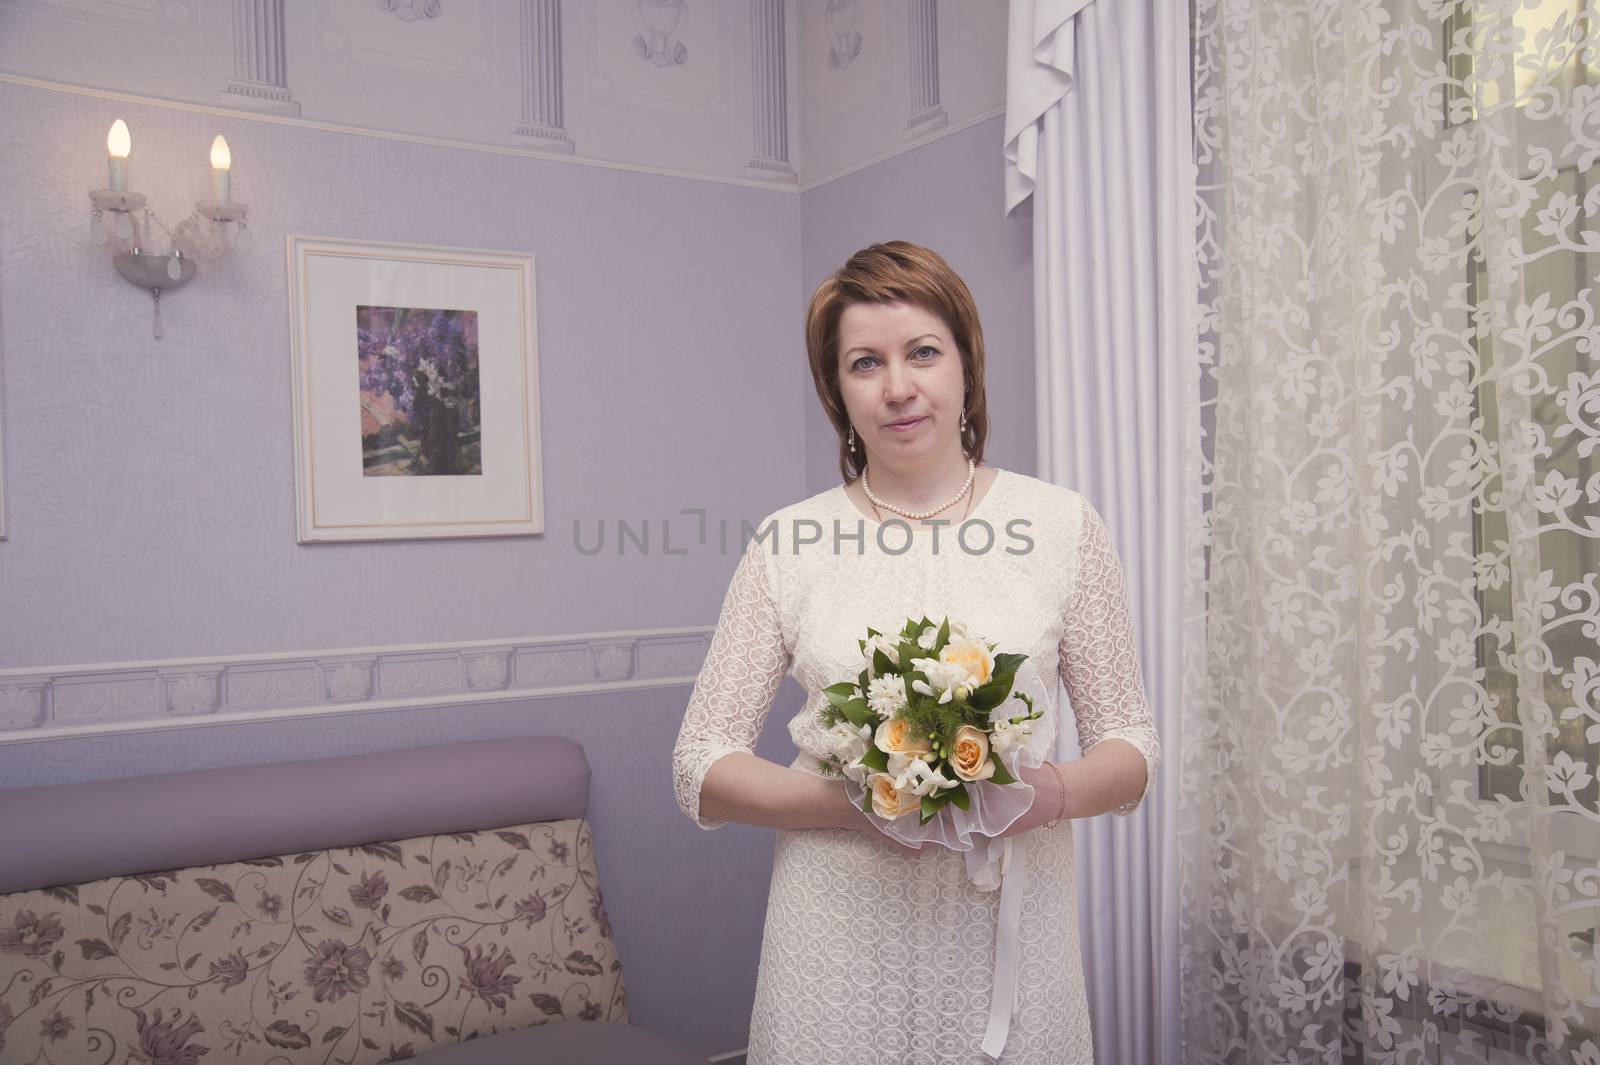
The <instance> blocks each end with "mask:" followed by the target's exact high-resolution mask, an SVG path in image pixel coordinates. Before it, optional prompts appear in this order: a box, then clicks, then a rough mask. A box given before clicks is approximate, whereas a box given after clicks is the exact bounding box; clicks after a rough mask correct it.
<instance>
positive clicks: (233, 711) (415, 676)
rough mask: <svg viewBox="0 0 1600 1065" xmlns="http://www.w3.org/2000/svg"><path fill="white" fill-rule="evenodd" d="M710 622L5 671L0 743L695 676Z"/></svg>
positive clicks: (665, 682)
mask: <svg viewBox="0 0 1600 1065" xmlns="http://www.w3.org/2000/svg"><path fill="white" fill-rule="evenodd" d="M712 631H713V630H712V628H711V627H710V626H688V627H683V628H667V629H633V630H625V631H615V632H588V633H576V634H570V635H556V636H530V637H521V638H511V639H502V640H472V641H465V642H454V643H429V644H403V645H395V646H390V647H354V648H336V649H330V650H324V651H303V652H288V653H266V654H253V655H225V656H216V657H209V658H173V659H159V660H150V661H138V662H99V663H89V664H83V665H64V666H42V667H38V668H32V667H25V668H19V669H0V744H10V743H34V742H39V741H42V740H52V739H62V738H67V737H82V736H95V735H104V734H107V733H115V732H148V731H155V730H160V729H171V728H194V727H198V726H204V725H222V724H232V723H235V722H243V721H278V720H283V719H285V718H295V717H325V716H329V715H332V714H345V713H371V712H375V711H382V710H403V709H410V708H415V707H425V706H448V705H452V704H456V703H481V702H505V701H509V700H513V699H544V698H552V697H556V696H564V695H589V694H596V693H601V692H612V691H631V690H635V689H641V688H670V687H676V686H679V685H685V684H693V683H694V681H695V678H696V676H697V675H698V673H699V669H700V663H701V662H702V661H703V660H704V659H705V654H706V651H707V649H708V648H709V647H710V645H711V633H712Z"/></svg>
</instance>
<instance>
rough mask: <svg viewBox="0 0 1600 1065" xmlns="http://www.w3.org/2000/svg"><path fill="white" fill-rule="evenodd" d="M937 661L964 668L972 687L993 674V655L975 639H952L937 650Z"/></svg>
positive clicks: (985, 680)
mask: <svg viewBox="0 0 1600 1065" xmlns="http://www.w3.org/2000/svg"><path fill="white" fill-rule="evenodd" d="M939 661H941V662H945V663H948V664H949V665H953V666H960V667H961V668H962V669H964V670H966V671H967V676H969V677H971V678H972V686H973V687H974V688H981V687H982V686H983V685H985V684H987V683H989V679H990V678H991V677H993V676H994V655H993V654H991V653H990V652H989V649H988V648H987V647H985V646H984V645H983V644H981V643H979V642H978V641H977V640H968V639H960V640H956V639H952V640H951V641H950V642H949V643H948V644H946V645H945V648H944V650H943V651H940V652H939Z"/></svg>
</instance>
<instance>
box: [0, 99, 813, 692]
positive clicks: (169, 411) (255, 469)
mask: <svg viewBox="0 0 1600 1065" xmlns="http://www.w3.org/2000/svg"><path fill="white" fill-rule="evenodd" d="M116 116H121V117H123V118H125V119H126V120H127V122H128V124H129V126H130V128H131V129H132V134H133V138H134V153H133V157H132V159H131V178H130V187H131V188H133V189H135V190H137V191H142V192H144V193H146V194H147V195H148V197H149V199H150V204H151V206H152V207H153V208H154V209H155V210H156V212H157V213H158V214H160V215H161V216H163V217H164V218H166V219H168V220H169V221H176V219H177V218H178V217H180V216H181V215H183V214H184V213H186V212H187V210H188V209H190V207H191V206H192V204H193V202H194V200H195V199H196V198H198V197H200V196H201V195H203V194H204V192H205V182H206V180H207V178H208V176H209V171H208V169H207V168H206V165H205V152H206V150H207V148H208V146H209V144H210V141H211V138H212V136H213V134H215V133H216V132H218V131H221V132H223V133H225V134H226V135H227V137H228V139H229V142H230V144H231V145H232V150H233V158H234V169H233V174H234V177H233V181H234V189H235V195H236V197H237V198H239V199H241V200H243V201H244V202H246V203H248V204H249V205H250V211H251V213H250V220H251V223H252V228H253V229H254V230H255V233H256V246H255V248H254V250H253V251H251V252H249V253H236V254H234V255H232V256H229V257H227V258H224V259H221V260H218V261H216V262H207V263H202V264H201V275H200V277H199V278H198V279H197V280H196V281H194V282H192V283H190V284H189V285H188V286H187V287H185V288H183V289H180V290H178V291H177V292H175V293H173V294H171V295H169V296H168V297H167V299H166V301H165V305H164V307H163V312H162V313H163V316H164V319H165V338H164V339H162V340H159V341H157V340H154V339H153V338H152V336H151V300H150V297H149V296H148V295H147V294H145V293H143V292H141V291H139V290H138V289H136V288H134V287H133V286H132V285H130V284H128V283H127V282H125V281H123V280H122V279H121V278H120V277H119V276H117V274H116V273H115V271H114V270H113V268H112V266H111V262H110V258H109V255H108V254H106V253H105V252H104V250H103V249H101V248H98V247H94V246H92V245H91V244H90V241H89V233H88V221H89V215H88V200H87V192H88V190H89V189H91V188H98V187H102V186H103V185H104V183H105V154H104V147H103V145H104V138H105V130H106V128H107V127H108V126H109V124H110V122H111V119H112V118H113V117H116ZM0 143H4V144H6V145H7V150H6V151H5V152H3V153H0V187H4V188H5V189H7V191H8V195H7V196H6V197H4V198H3V199H0V351H3V352H4V359H5V366H4V370H5V374H6V389H5V401H6V408H5V411H4V432H5V463H6V470H5V491H6V494H7V504H8V506H7V514H8V518H9V526H10V528H9V539H7V540H5V541H0V601H3V603H4V611H3V614H0V668H4V667H14V666H40V665H47V664H68V663H83V662H106V661H123V660H130V659H153V658H167V657H178V656H191V655H225V654H243V653H255V652H265V651H299V650H308V649H311V650H316V649H323V648H339V647H363V646H371V645H388V644H402V643H422V642H431V641H439V640H474V639H497V638H502V637H514V636H526V635H537V634H545V633H582V632H591V631H606V630H612V629H617V628H648V627H657V626H672V625H691V624H695V625H702V624H705V623H706V620H707V618H709V617H710V616H712V615H713V614H714V613H715V610H716V607H717V605H718V603H719V602H720V593H721V590H722V587H723V586H724V585H725V582H726V578H727V574H728V573H730V572H731V570H732V566H733V562H734V561H735V560H734V559H733V558H731V557H728V558H724V557H720V556H719V554H718V553H717V550H716V546H717V545H716V543H715V541H714V540H713V542H712V543H711V544H710V546H709V549H702V548H698V547H697V548H696V549H695V550H694V551H691V552H690V553H688V554H686V555H683V556H670V557H669V556H666V555H665V554H663V553H662V552H661V551H660V548H659V536H660V531H659V530H660V527H661V525H662V523H663V522H665V521H666V520H667V519H669V518H676V520H677V521H678V522H679V523H680V534H681V532H682V528H683V527H682V525H681V523H683V522H685V521H686V520H687V519H685V518H684V517H683V516H682V514H681V511H682V509H683V508H686V507H703V508H706V509H707V510H708V512H709V513H710V514H712V515H723V516H727V517H729V518H731V519H732V520H733V521H734V523H735V525H737V521H738V519H739V518H740V517H744V518H748V519H749V520H752V521H753V520H755V519H757V518H759V517H761V516H762V515H763V514H765V513H767V512H768V511H770V510H772V509H774V508H776V507H777V506H779V505H782V504H783V503H785V502H788V501H789V500H790V499H791V498H792V497H793V496H794V494H795V492H796V491H797V490H798V489H799V488H800V487H801V486H802V484H803V480H804V474H803V469H802V465H801V463H802V462H803V457H802V456H801V454H800V453H799V452H798V451H797V449H795V447H794V446H793V445H794V441H795V440H797V439H800V438H801V435H802V410H803V407H802V402H803V400H804V398H805V397H804V394H803V393H801V392H800V388H801V387H802V386H803V385H805V384H806V382H805V377H804V374H805V371H804V349H803V343H802V340H801V336H800V315H801V308H800V305H799V296H798V293H799V290H800V280H799V260H800V255H799V206H800V205H799V200H798V198H797V197H795V196H794V195H793V194H792V193H782V192H777V191H767V190H762V189H748V188H742V187H734V186H728V185H723V184H713V183H707V182H696V181H687V180H681V179H672V178H663V177H656V176H652V175H647V174H632V173H626V172H622V171H616V170H602V169H595V168H589V167H575V166H571V165H566V164H562V163H559V162H549V161H545V160H540V159H531V158H519V157H515V156H505V155H495V154H488V153H478V152H472V151H461V150H453V149H445V148H437V147H431V146H428V145H418V144H408V143H404V142H399V141H395V140H388V139H379V138H369V137H364V136H358V135H349V134H340V133H331V132H324V131H317V130H306V129H299V128H294V127H285V126H278V125H269V124H264V123H259V122H252V121H247V120H230V119H219V118H215V117H210V116H204V115H197V114H192V113H188V112H184V111H178V110H169V109H165V108H144V107H135V106H129V105H124V104H117V105H112V104H108V103H106V102H103V101H100V100H95V99H92V98H85V97H80V96H74V95H70V94H64V93H57V92H49V91H43V90H37V89H30V88H21V87H17V86H12V85H4V84H0ZM288 232H294V233H306V234H315V235H323V236H343V237H356V238H362V239H376V240H391V241H405V242H417V243H428V244H446V245H460V246H466V247H485V248H499V249H507V250H513V251H526V252H531V253H532V254H533V255H534V257H535V260H536V264H537V274H538V293H537V299H538V314H539V320H538V326H537V328H538V343H539V358H540V375H541V381H540V386H541V402H542V405H543V409H542V410H541V411H540V419H541V426H540V440H541V446H542V448H543V452H544V464H545V466H544V474H545V506H546V518H547V532H546V533H545V534H544V535H542V536H537V537H514V538H505V539H490V540H431V541H415V542H392V543H382V544H318V545H299V544H297V543H296V542H295V521H294V479H293V461H294V457H293V431H292V410H291V404H290V376H291V375H290V365H289V350H288V333H289V316H288V308H287V302H286V298H285V253H284V234H285V233H288ZM786 366H787V367H791V368H792V372H785V370H784V367H786ZM618 520H628V521H630V522H631V523H632V524H633V525H634V527H636V528H638V527H641V526H643V525H644V524H646V523H652V524H653V525H654V526H655V528H656V529H657V533H656V535H657V537H658V539H657V541H656V543H655V544H654V545H653V546H654V547H655V550H654V551H653V552H652V553H650V554H648V555H646V554H643V553H641V552H638V551H635V550H632V549H631V547H630V549H629V550H628V552H627V554H626V555H625V556H624V557H618V556H617V554H616V553H615V551H614V550H611V551H605V552H601V553H599V554H592V555H587V554H583V553H581V552H579V551H578V550H577V543H576V541H575V531H574V522H578V523H580V525H581V528H582V529H583V530H584V535H585V544H586V545H590V544H592V543H593V542H594V539H593V538H594V536H595V533H596V531H597V530H598V529H599V527H600V523H601V522H606V523H608V526H609V528H610V529H611V531H612V533H613V536H614V532H615V524H614V523H615V522H617V521H618ZM680 542H681V540H680ZM610 546H612V547H614V546H615V543H614V539H613V541H611V542H610Z"/></svg>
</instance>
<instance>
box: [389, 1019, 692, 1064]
mask: <svg viewBox="0 0 1600 1065" xmlns="http://www.w3.org/2000/svg"><path fill="white" fill-rule="evenodd" d="M417 1061H419V1062H424V1063H426V1065H542V1063H546V1062H548V1063H549V1065H556V1063H557V1062H559V1063H560V1065H706V1059H705V1058H702V1057H697V1056H695V1055H694V1054H691V1053H690V1052H689V1051H687V1050H685V1049H683V1048H682V1047H681V1046H679V1045H678V1044H676V1043H674V1042H672V1041H671V1040H669V1039H667V1038H665V1037H664V1036H659V1035H656V1034H655V1033H654V1032H650V1031H647V1030H645V1029H643V1028H635V1027H634V1026H633V1025H631V1024H585V1023H583V1022H581V1021H571V1022H568V1023H566V1024H543V1025H540V1026H539V1027H537V1028H519V1029H518V1030H517V1031H514V1032H502V1033H500V1034H499V1035H491V1036H488V1037H487V1038H484V1039H473V1040H471V1041H469V1042H466V1043H458V1044H456V1045H455V1046H451V1047H441V1048H439V1049H437V1050H430V1051H429V1052H428V1053H426V1054H424V1055H422V1056H421V1057H419V1058H418V1059H417Z"/></svg>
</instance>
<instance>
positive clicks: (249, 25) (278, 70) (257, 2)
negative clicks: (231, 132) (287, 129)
mask: <svg viewBox="0 0 1600 1065" xmlns="http://www.w3.org/2000/svg"><path fill="white" fill-rule="evenodd" d="M284 47H285V43H284V34H283V0H233V79H232V80H231V81H229V82H228V85H227V87H226V88H225V89H223V90H222V93H221V96H222V99H223V100H224V101H225V102H227V103H230V104H233V105H234V106H235V107H243V108H248V109H250V110H253V111H271V112H274V113H276V114H280V115H298V114H299V113H300V104H299V103H298V102H297V101H296V100H295V98H294V94H293V93H291V92H290V91H289V82H288V75H287V69H288V68H287V64H286V62H285V59H284Z"/></svg>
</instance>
